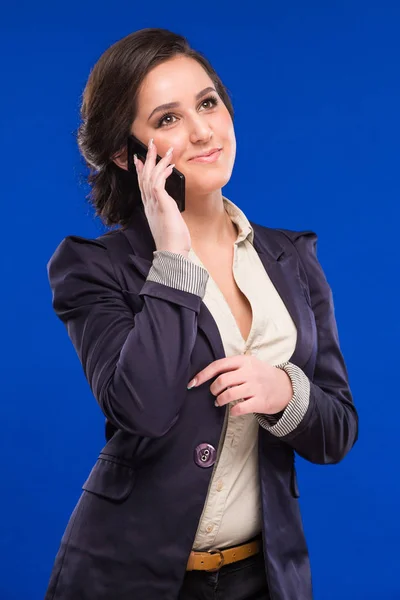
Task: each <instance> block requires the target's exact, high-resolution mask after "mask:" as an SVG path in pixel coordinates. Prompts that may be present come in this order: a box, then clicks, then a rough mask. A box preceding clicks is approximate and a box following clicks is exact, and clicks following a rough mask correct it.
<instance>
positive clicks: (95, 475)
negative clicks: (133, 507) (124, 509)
mask: <svg viewBox="0 0 400 600" xmlns="http://www.w3.org/2000/svg"><path fill="white" fill-rule="evenodd" d="M134 483H135V471H134V469H133V468H132V467H129V466H127V465H125V464H121V463H118V462H114V461H111V460H106V459H104V458H98V459H97V461H96V463H95V465H94V467H93V468H92V470H91V472H90V474H89V477H88V478H87V479H86V481H85V483H84V484H83V486H82V489H83V490H84V491H86V492H90V493H91V494H96V495H97V496H101V497H102V498H107V499H108V500H113V501H114V502H123V501H124V500H126V499H127V498H128V496H129V494H130V493H131V491H132V489H133V486H134Z"/></svg>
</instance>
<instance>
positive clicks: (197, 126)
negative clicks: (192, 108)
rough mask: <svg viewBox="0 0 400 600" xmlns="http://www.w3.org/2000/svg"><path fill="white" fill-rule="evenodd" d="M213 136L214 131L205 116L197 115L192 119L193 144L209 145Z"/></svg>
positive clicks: (191, 138)
mask: <svg viewBox="0 0 400 600" xmlns="http://www.w3.org/2000/svg"><path fill="white" fill-rule="evenodd" d="M212 135H213V132H212V129H211V127H210V125H209V123H207V120H206V119H205V118H204V116H202V115H196V116H194V117H193V118H192V120H191V124H190V135H189V137H190V141H191V143H192V144H198V143H199V142H203V143H207V142H208V141H209V140H210V139H211V138H212Z"/></svg>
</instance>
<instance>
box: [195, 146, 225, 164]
mask: <svg viewBox="0 0 400 600" xmlns="http://www.w3.org/2000/svg"><path fill="white" fill-rule="evenodd" d="M221 153H222V149H221V150H216V151H215V152H213V153H212V154H210V155H209V156H197V157H196V158H191V159H190V161H189V162H201V163H213V162H215V161H216V160H218V159H219V157H220V155H221Z"/></svg>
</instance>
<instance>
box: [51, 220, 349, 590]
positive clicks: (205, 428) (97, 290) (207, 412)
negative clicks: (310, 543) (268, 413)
mask: <svg viewBox="0 0 400 600" xmlns="http://www.w3.org/2000/svg"><path fill="white" fill-rule="evenodd" d="M251 225H252V227H253V228H254V247H255V249H256V251H257V253H258V254H259V256H260V259H261V261H262V263H263V265H264V267H265V269H266V271H267V273H268V275H269V277H270V278H271V280H272V282H273V283H274V285H275V287H276V288H277V290H278V292H279V294H280V296H281V297H282V299H283V301H284V303H285V305H286V306H287V308H288V310H289V312H290V314H291V316H292V318H293V320H294V322H295V324H296V327H297V332H298V334H297V344H296V348H295V351H294V353H293V356H292V357H291V359H290V360H291V362H292V363H294V364H296V365H298V366H299V367H300V368H301V369H303V371H304V372H305V374H306V375H307V376H308V377H309V379H310V381H311V397H310V404H309V407H308V410H307V412H306V414H305V416H304V418H303V420H302V422H301V424H300V425H299V426H298V427H297V428H296V429H295V430H294V431H292V432H291V433H290V434H288V435H286V436H284V437H280V438H278V437H276V436H274V435H272V434H271V433H269V432H268V431H267V430H265V429H263V428H262V427H260V429H259V443H258V452H259V474H260V482H261V496H262V534H263V547H264V554H265V569H266V575H267V580H268V584H269V588H270V594H271V600H311V599H312V584H311V575H310V565H309V556H308V551H307V545H306V541H305V538H304V533H303V526H302V520H301V515H300V512H299V505H298V497H299V492H298V487H297V481H296V470H295V453H298V454H299V455H301V456H302V457H304V458H305V459H307V460H309V461H311V462H313V463H318V464H332V463H337V462H338V461H340V460H341V459H342V458H343V457H344V456H345V455H346V454H347V452H348V451H349V450H350V449H351V447H352V446H353V444H354V443H355V441H356V439H357V435H358V417H357V412H356V409H355V407H354V404H353V401H352V396H351V392H350V389H349V384H348V376H347V372H346V367H345V363H344V360H343V356H342V354H341V351H340V348H339V341H338V334H337V327H336V322H335V316H334V308H333V303H332V294H331V290H330V287H329V285H328V283H327V281H326V278H325V276H324V273H323V271H322V269H321V266H320V264H319V262H318V260H317V257H316V250H315V249H316V239H317V237H316V235H315V234H314V233H312V232H294V231H287V230H278V229H270V228H267V227H263V226H261V225H257V224H255V223H253V222H251ZM154 250H156V248H155V244H154V239H153V237H152V234H151V231H150V228H149V226H148V222H147V219H146V217H145V214H144V213H143V212H142V211H140V210H138V211H136V214H135V215H134V218H133V219H132V223H131V224H130V225H129V226H128V227H127V228H126V229H125V230H115V231H112V232H108V233H107V234H105V235H103V236H101V237H99V238H97V239H85V238H81V237H76V236H70V237H67V238H65V239H64V240H63V241H62V242H61V244H60V245H59V247H58V248H57V250H56V251H55V253H54V255H53V256H52V258H51V260H50V262H49V265H48V273H49V279H50V284H51V288H52V290H53V306H54V310H55V312H56V314H57V315H58V316H59V317H60V319H61V320H62V321H63V322H64V323H65V325H66V327H67V330H68V334H69V336H70V338H71V340H72V343H73V345H74V347H75V349H76V351H77V353H78V356H79V359H80V361H81V363H82V366H83V369H84V372H85V375H86V378H87V380H88V382H89V384H90V387H91V389H92V391H93V394H94V396H95V398H96V399H97V401H98V403H99V405H100V407H101V409H102V411H103V412H104V415H105V416H106V419H107V421H106V438H107V443H106V444H105V446H104V448H103V449H102V451H101V452H100V455H99V457H98V460H97V461H96V463H95V465H94V467H93V469H92V471H91V473H90V475H89V477H88V479H87V480H86V481H85V483H84V484H83V492H82V495H81V497H80V499H79V501H78V503H77V505H76V507H75V509H74V511H73V513H72V515H71V518H70V520H69V523H68V525H67V528H66V531H65V533H64V536H63V538H62V541H61V545H60V548H59V551H58V554H57V556H56V559H55V563H54V566H53V570H52V573H51V577H50V582H49V586H48V589H47V593H46V597H45V598H46V600H133V599H139V598H140V600H161V599H162V600H177V598H178V594H179V590H180V587H181V585H182V583H183V579H184V576H185V572H186V564H187V560H188V556H189V554H190V551H191V549H192V544H193V541H194V538H195V534H196V531H197V527H198V524H199V519H200V517H201V513H202V510H203V507H204V503H205V501H206V496H207V490H208V487H209V483H210V477H211V474H212V468H211V467H207V466H205V465H199V461H198V460H195V458H196V448H198V446H199V445H200V444H202V443H208V444H211V445H212V446H214V448H217V446H218V443H219V440H220V436H221V431H222V425H223V422H224V411H225V410H226V407H223V408H216V407H215V406H214V397H213V395H212V394H211V392H210V390H209V387H210V385H211V381H208V382H207V383H205V384H204V385H202V386H200V387H196V388H193V389H191V390H190V391H188V390H187V387H186V386H187V384H188V382H189V381H190V379H192V377H193V376H194V375H195V374H196V373H197V372H199V371H200V370H202V369H203V368H204V367H205V366H206V365H208V364H210V363H211V362H213V361H214V360H216V359H219V358H223V357H224V356H225V354H224V350H223V345H222V341H221V338H220V334H219V331H218V328H217V326H216V323H215V321H214V319H213V318H212V316H211V314H210V312H209V311H208V309H207V307H206V306H205V304H204V303H203V302H202V300H201V298H200V297H199V296H197V295H194V294H191V293H189V292H183V291H180V290H176V289H173V288H171V287H168V286H165V285H163V284H160V283H156V282H152V281H146V277H147V274H148V271H149V269H150V266H151V262H152V259H153V251H154ZM266 310H267V307H266Z"/></svg>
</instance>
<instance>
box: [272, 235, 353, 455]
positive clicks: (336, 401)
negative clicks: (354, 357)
mask: <svg viewBox="0 0 400 600" xmlns="http://www.w3.org/2000/svg"><path fill="white" fill-rule="evenodd" d="M282 233H283V232H282ZM289 234H290V237H289ZM285 235H286V236H287V237H289V239H291V241H292V243H293V244H294V245H295V248H296V250H297V252H298V256H299V260H300V265H301V267H302V269H303V270H304V274H305V276H306V278H307V280H308V288H309V292H310V299H311V306H312V310H313V312H314V316H315V321H316V326H317V339H318V349H317V357H316V364H315V370H314V374H313V377H312V379H311V380H310V381H309V385H310V389H309V403H308V406H307V409H306V411H305V414H304V416H303V418H302V420H301V421H300V423H299V424H298V425H297V427H296V428H295V429H293V431H291V432H290V433H288V434H287V435H284V436H282V437H281V438H280V439H282V440H284V441H286V442H287V443H288V444H290V445H291V446H292V447H293V448H294V450H296V452H297V453H298V454H299V455H301V456H303V457H304V458H305V459H307V460H309V461H311V462H313V463H318V464H332V463H337V462H339V461H340V460H342V459H343V458H344V457H345V456H346V454H347V453H348V452H349V450H350V449H351V448H352V447H353V445H354V444H355V442H356V441H357V438H358V414H357V411H356V408H355V406H354V403H353V398H352V394H351V391H350V387H349V380H348V373H347V369H346V365H345V362H344V358H343V355H342V353H341V350H340V345H339V336H338V330H337V324H336V319H335V313H334V304H333V297H332V291H331V288H330V286H329V284H328V282H327V279H326V277H325V274H324V272H323V270H322V267H321V265H320V263H319V261H318V259H317V254H316V245H317V236H316V234H315V233H312V232H302V233H298V234H297V235H296V233H295V232H285ZM296 369H299V368H298V367H296ZM302 374H303V372H302ZM303 375H304V374H303ZM304 376H305V375H304Z"/></svg>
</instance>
